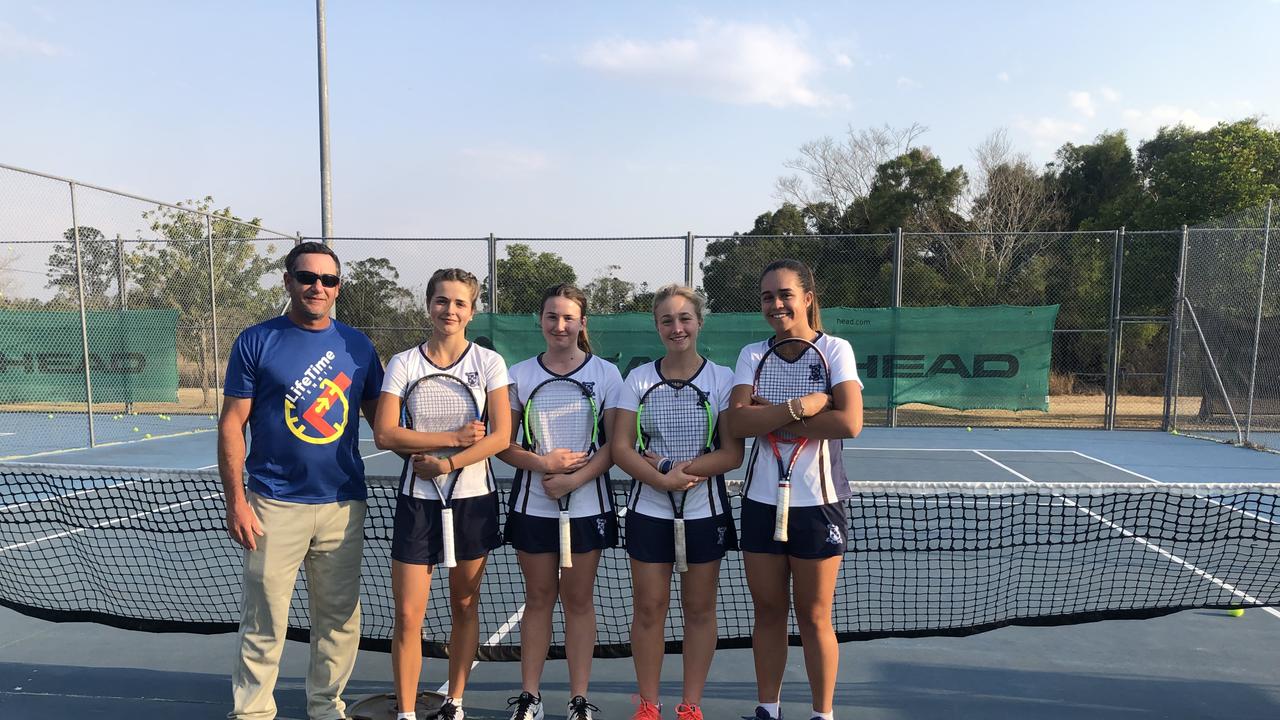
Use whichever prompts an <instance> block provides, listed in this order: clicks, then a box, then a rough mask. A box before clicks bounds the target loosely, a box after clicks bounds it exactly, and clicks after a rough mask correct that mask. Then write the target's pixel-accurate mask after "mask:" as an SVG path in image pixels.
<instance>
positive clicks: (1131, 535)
mask: <svg viewBox="0 0 1280 720" xmlns="http://www.w3.org/2000/svg"><path fill="white" fill-rule="evenodd" d="M973 452H975V453H977V454H978V455H979V456H981V457H983V458H986V459H987V460H989V461H990V462H992V463H993V464H995V465H996V466H997V467H1000V468H1003V469H1004V470H1006V471H1008V472H1009V473H1010V474H1012V475H1014V476H1015V477H1018V478H1020V479H1022V480H1024V481H1026V482H1028V483H1031V484H1032V485H1039V484H1040V483H1038V482H1036V481H1035V480H1032V479H1031V478H1029V477H1027V476H1026V475H1023V474H1022V473H1020V472H1018V471H1017V470H1014V469H1013V468H1011V467H1009V466H1008V465H1005V464H1004V463H1002V462H1000V461H999V460H996V459H995V458H992V457H990V456H988V455H983V454H982V452H981V451H979V450H974V451H973ZM1103 464H1107V465H1109V464H1110V463H1103ZM1112 467H1116V466H1114V465H1113V466H1112ZM1116 469H1118V470H1122V469H1123V468H1116ZM1132 474H1134V475H1137V473H1132ZM1147 479H1148V480H1151V478H1147ZM1152 482H1155V483H1157V484H1159V482H1158V481H1156V480H1152ZM1058 497H1059V499H1060V500H1062V501H1063V502H1064V503H1066V504H1068V505H1070V506H1072V507H1074V508H1075V509H1077V510H1079V511H1080V512H1082V513H1084V514H1086V515H1088V516H1089V517H1091V518H1093V519H1094V520H1097V521H1098V522H1099V523H1102V524H1103V525H1105V526H1106V527H1109V528H1111V529H1113V530H1115V531H1117V532H1119V533H1120V534H1121V535H1124V536H1125V537H1127V538H1129V539H1130V540H1132V541H1134V542H1136V543H1138V544H1139V545H1142V546H1143V547H1145V548H1147V549H1148V550H1151V551H1153V552H1156V553H1158V554H1159V555H1160V556H1161V557H1164V558H1165V559H1166V560H1169V561H1170V562H1172V563H1175V564H1177V565H1181V566H1182V567H1184V568H1186V569H1187V570H1190V571H1191V572H1193V573H1195V574H1196V575H1199V576H1200V577H1202V578H1204V579H1205V580H1208V581H1209V582H1211V583H1213V584H1214V585H1217V586H1218V587H1220V588H1222V589H1223V590H1226V591H1227V592H1229V593H1231V594H1232V595H1234V596H1236V597H1238V598H1240V599H1241V600H1244V601H1245V602H1246V603H1250V604H1255V605H1256V604H1258V599H1257V598H1255V597H1253V596H1252V595H1249V594H1248V593H1246V592H1244V591H1242V590H1238V589H1236V587H1235V586H1234V585H1232V584H1230V583H1228V582H1226V581H1223V580H1219V579H1218V578H1216V577H1214V576H1212V575H1210V574H1209V573H1207V572H1205V571H1204V570H1201V569H1200V568H1198V567H1196V566H1195V565H1192V564H1191V563H1189V562H1187V561H1186V560H1183V559H1182V558H1180V557H1178V556H1177V555H1174V554H1173V553H1171V552H1169V551H1168V550H1165V549H1164V548H1162V547H1160V546H1159V545H1156V544H1155V543H1153V542H1151V541H1150V540H1147V539H1146V538H1143V537H1139V536H1138V535H1137V534H1135V533H1133V532H1132V531H1130V530H1127V529H1125V528H1123V527H1121V526H1119V525H1117V524H1115V523H1114V522H1112V521H1110V520H1108V519H1107V518H1105V517H1103V516H1101V515H1099V514H1097V513H1095V512H1093V511H1092V510H1090V509H1088V508H1083V507H1080V505H1079V503H1076V502H1075V501H1073V500H1071V499H1070V498H1066V497H1062V496H1058ZM1262 609H1263V610H1266V611H1267V612H1269V613H1271V614H1272V615H1274V616H1276V617H1278V618H1280V611H1277V610H1276V609H1274V608H1271V607H1263V608H1262Z"/></svg>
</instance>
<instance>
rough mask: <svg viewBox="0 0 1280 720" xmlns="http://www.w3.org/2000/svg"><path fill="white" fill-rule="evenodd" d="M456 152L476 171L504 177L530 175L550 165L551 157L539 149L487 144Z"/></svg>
mask: <svg viewBox="0 0 1280 720" xmlns="http://www.w3.org/2000/svg"><path fill="white" fill-rule="evenodd" d="M458 154H459V155H461V156H462V159H463V160H464V161H465V162H466V164H467V166H468V167H470V168H471V169H473V170H475V171H477V172H478V173H482V174H492V175H497V176H504V177H516V176H524V175H531V174H535V173H538V172H541V171H542V170H545V169H546V168H548V167H550V166H551V159H550V158H549V157H548V156H547V154H546V153H544V152H542V151H540V150H529V149H523V148H512V147H498V146H488V147H470V148H462V149H460V150H459V151H458Z"/></svg>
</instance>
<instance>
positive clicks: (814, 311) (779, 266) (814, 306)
mask: <svg viewBox="0 0 1280 720" xmlns="http://www.w3.org/2000/svg"><path fill="white" fill-rule="evenodd" d="M777 270H790V271H791V272H793V273H795V274H796V277H798V278H800V288H801V289H802V290H804V291H805V292H807V293H811V294H812V295H813V302H812V303H810V304H809V309H808V313H807V315H806V318H807V319H808V321H809V327H810V328H812V329H814V330H817V331H818V332H822V310H821V308H819V306H818V286H817V283H816V282H815V281H814V279H813V270H811V269H810V268H809V266H808V265H806V264H804V263H802V262H800V261H799V260H789V259H786V260H774V261H773V262H771V263H769V264H768V265H766V266H765V268H764V272H762V273H760V279H761V280H763V279H764V276H765V275H768V274H769V273H771V272H774V271H777Z"/></svg>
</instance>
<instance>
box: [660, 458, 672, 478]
mask: <svg viewBox="0 0 1280 720" xmlns="http://www.w3.org/2000/svg"><path fill="white" fill-rule="evenodd" d="M672 465H675V462H674V461H672V459H671V458H662V460H660V461H658V472H660V473H662V474H663V475H666V474H667V473H669V472H671V466H672Z"/></svg>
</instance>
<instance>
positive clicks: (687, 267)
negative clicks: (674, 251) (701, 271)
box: [684, 231, 693, 288]
mask: <svg viewBox="0 0 1280 720" xmlns="http://www.w3.org/2000/svg"><path fill="white" fill-rule="evenodd" d="M684 286H685V287H688V288H691V287H693V232H692V231H689V232H686V233H685V234H684Z"/></svg>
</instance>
